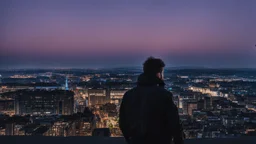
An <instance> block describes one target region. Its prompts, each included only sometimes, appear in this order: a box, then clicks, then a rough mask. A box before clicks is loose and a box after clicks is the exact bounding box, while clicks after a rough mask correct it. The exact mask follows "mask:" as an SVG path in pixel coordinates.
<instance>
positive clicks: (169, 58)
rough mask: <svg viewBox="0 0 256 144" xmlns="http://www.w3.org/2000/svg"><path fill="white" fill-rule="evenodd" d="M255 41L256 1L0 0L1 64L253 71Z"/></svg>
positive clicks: (16, 66)
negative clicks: (158, 61) (157, 60)
mask: <svg viewBox="0 0 256 144" xmlns="http://www.w3.org/2000/svg"><path fill="white" fill-rule="evenodd" d="M255 45H256V1H255V0H1V1H0V64H1V66H0V68H23V67H24V68H31V67H43V68H44V67H56V68H58V67H83V68H87V67H109V66H133V65H141V63H142V62H143V61H144V60H145V58H146V57H148V56H151V55H152V56H156V57H161V58H163V59H164V60H165V62H166V63H167V65H168V66H206V67H254V68H255V67H256V47H255Z"/></svg>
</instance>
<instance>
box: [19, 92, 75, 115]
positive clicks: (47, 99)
mask: <svg viewBox="0 0 256 144" xmlns="http://www.w3.org/2000/svg"><path fill="white" fill-rule="evenodd" d="M73 109H74V93H73V92H72V91H66V90H54V91H46V90H35V91H29V90H22V91H17V92H16V96H15V114H18V115H23V114H35V115H37V114H62V115H71V114H73Z"/></svg>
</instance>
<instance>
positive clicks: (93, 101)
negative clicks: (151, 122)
mask: <svg viewBox="0 0 256 144" xmlns="http://www.w3.org/2000/svg"><path fill="white" fill-rule="evenodd" d="M141 72H142V69H140V68H113V69H27V70H25V69H24V70H18V69H16V70H1V87H0V96H1V97H0V112H1V115H0V121H1V122H0V124H1V125H0V135H6V136H24V135H26V136H28V135H41V136H61V137H68V136H94V135H98V133H97V132H98V131H102V130H103V131H106V130H109V132H110V134H109V136H111V137H121V136H122V133H121V131H120V129H119V125H118V113H119V107H120V104H121V101H122V97H123V95H124V93H125V92H126V91H128V90H129V89H131V88H133V87H135V86H136V82H137V78H138V76H139V74H140V73H141ZM164 75H165V83H166V85H165V88H166V89H167V90H168V91H170V92H171V93H172V94H173V100H174V103H175V104H176V106H177V107H178V109H179V115H180V119H181V121H182V125H183V128H184V133H185V135H186V139H199V138H230V137H241V136H255V134H256V70H255V69H207V68H201V69H199V68H166V69H165V73H164Z"/></svg>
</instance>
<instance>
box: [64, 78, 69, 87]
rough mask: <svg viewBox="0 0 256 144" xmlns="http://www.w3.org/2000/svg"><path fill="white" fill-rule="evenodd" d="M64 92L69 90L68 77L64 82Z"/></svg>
mask: <svg viewBox="0 0 256 144" xmlns="http://www.w3.org/2000/svg"><path fill="white" fill-rule="evenodd" d="M65 90H69V88H68V77H66V81H65Z"/></svg>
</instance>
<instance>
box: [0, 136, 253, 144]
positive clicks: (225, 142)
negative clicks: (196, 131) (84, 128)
mask: <svg viewBox="0 0 256 144" xmlns="http://www.w3.org/2000/svg"><path fill="white" fill-rule="evenodd" d="M0 142H1V144H126V142H125V141H124V138H123V137H92V136H91V137H44V136H0ZM255 142H256V137H239V138H218V139H189V140H185V144H255Z"/></svg>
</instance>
